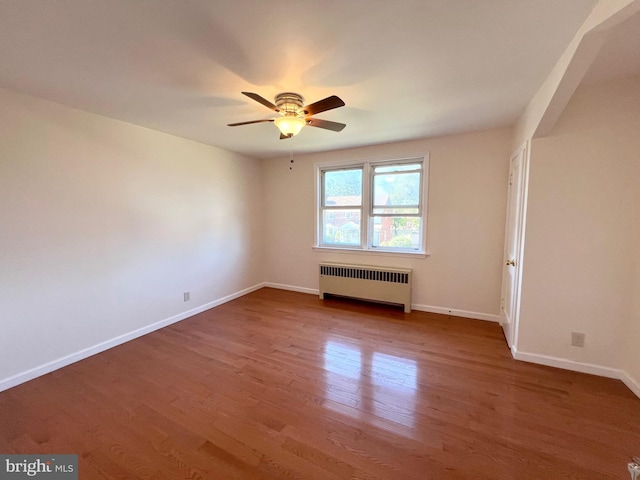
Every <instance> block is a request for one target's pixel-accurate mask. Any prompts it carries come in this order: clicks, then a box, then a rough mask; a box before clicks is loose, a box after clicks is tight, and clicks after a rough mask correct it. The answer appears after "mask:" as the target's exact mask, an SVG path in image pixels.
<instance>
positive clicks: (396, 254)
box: [311, 245, 430, 258]
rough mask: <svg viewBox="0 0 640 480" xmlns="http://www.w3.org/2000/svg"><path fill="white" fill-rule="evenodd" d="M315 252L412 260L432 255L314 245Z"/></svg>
mask: <svg viewBox="0 0 640 480" xmlns="http://www.w3.org/2000/svg"><path fill="white" fill-rule="evenodd" d="M311 248H313V250H314V251H316V252H331V253H348V254H356V255H375V256H381V257H384V256H387V257H411V258H426V257H428V256H429V255H430V254H429V253H425V252H394V251H392V250H365V249H363V248H348V247H319V246H317V245H314V246H313V247H311Z"/></svg>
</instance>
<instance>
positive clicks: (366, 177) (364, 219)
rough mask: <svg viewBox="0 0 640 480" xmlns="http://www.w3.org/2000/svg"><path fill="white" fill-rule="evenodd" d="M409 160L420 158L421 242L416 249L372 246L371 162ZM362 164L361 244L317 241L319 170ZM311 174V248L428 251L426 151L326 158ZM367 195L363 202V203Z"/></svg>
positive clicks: (419, 253)
mask: <svg viewBox="0 0 640 480" xmlns="http://www.w3.org/2000/svg"><path fill="white" fill-rule="evenodd" d="M411 160H419V161H421V162H422V189H421V192H420V194H421V201H422V208H421V210H422V215H421V218H422V221H421V222H420V229H421V232H420V238H421V246H420V249H418V250H413V251H410V250H406V249H393V248H388V247H387V248H380V247H372V246H371V245H370V242H371V241H372V236H371V234H370V232H369V229H370V228H372V225H371V222H370V221H369V220H370V217H371V208H372V202H373V201H372V200H371V198H370V197H371V191H370V190H371V189H370V183H371V181H370V179H371V178H372V173H371V170H372V169H371V168H370V166H371V165H374V164H393V163H395V162H411ZM359 167H362V198H363V205H362V215H361V220H360V234H361V237H362V238H361V242H360V243H361V245H362V246H361V247H360V246H351V245H335V246H333V245H321V244H320V243H319V240H320V234H321V231H320V215H321V208H320V207H321V205H322V170H325V169H330V168H344V169H348V168H359ZM314 175H315V185H314V188H315V228H314V233H315V240H314V245H313V247H312V248H313V250H315V251H318V252H335V253H349V254H353V253H355V254H368V255H370V254H374V255H381V256H384V255H387V256H406V257H413V258H415V257H427V256H429V253H428V251H427V232H428V226H427V223H428V212H429V209H428V199H429V195H428V192H429V152H425V153H418V154H411V155H401V156H394V157H382V158H373V159H363V160H360V161H357V162H354V161H353V159H351V160H348V161H345V160H333V161H329V162H316V163H315V164H314ZM365 199H366V204H365V203H364V202H365Z"/></svg>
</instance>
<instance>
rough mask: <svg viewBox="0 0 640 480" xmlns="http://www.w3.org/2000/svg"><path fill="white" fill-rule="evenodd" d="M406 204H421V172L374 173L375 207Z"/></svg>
mask: <svg viewBox="0 0 640 480" xmlns="http://www.w3.org/2000/svg"><path fill="white" fill-rule="evenodd" d="M405 205H406V206H413V207H417V206H418V205H420V172H412V173H387V174H377V175H374V177H373V206H374V208H382V207H385V206H405ZM404 213H409V212H404Z"/></svg>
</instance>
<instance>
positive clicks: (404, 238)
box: [371, 217, 420, 250]
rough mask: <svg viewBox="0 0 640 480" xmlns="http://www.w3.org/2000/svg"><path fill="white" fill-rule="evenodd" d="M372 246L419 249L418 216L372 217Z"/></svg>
mask: <svg viewBox="0 0 640 480" xmlns="http://www.w3.org/2000/svg"><path fill="white" fill-rule="evenodd" d="M371 221H372V222H373V223H372V226H373V238H372V245H373V246H374V247H383V248H384V247H388V248H394V249H395V248H399V249H403V248H404V249H407V250H419V249H420V218H419V217H372V218H371Z"/></svg>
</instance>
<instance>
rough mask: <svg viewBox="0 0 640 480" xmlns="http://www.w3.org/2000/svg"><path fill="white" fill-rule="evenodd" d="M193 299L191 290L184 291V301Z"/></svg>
mask: <svg viewBox="0 0 640 480" xmlns="http://www.w3.org/2000/svg"><path fill="white" fill-rule="evenodd" d="M189 300H191V292H184V301H185V302H188V301H189Z"/></svg>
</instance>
